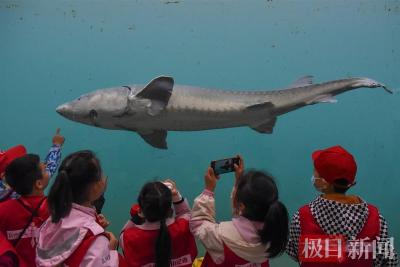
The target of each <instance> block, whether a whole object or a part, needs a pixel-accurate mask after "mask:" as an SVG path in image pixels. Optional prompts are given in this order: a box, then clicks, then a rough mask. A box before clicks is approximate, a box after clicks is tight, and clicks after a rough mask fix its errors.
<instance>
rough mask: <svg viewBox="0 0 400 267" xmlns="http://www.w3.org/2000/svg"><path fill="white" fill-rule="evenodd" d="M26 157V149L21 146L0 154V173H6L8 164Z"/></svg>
mask: <svg viewBox="0 0 400 267" xmlns="http://www.w3.org/2000/svg"><path fill="white" fill-rule="evenodd" d="M24 155H26V148H25V147H24V146H23V145H18V146H15V147H12V148H10V149H8V150H6V151H2V152H0V173H3V172H5V171H6V168H7V166H8V165H10V163H11V162H12V161H13V160H14V159H17V158H20V157H22V156H24Z"/></svg>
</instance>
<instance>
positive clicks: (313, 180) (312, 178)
mask: <svg viewBox="0 0 400 267" xmlns="http://www.w3.org/2000/svg"><path fill="white" fill-rule="evenodd" d="M311 183H312V184H313V185H314V183H315V176H314V175H313V176H311Z"/></svg>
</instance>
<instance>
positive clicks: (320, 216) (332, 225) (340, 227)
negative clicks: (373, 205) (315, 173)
mask: <svg viewBox="0 0 400 267" xmlns="http://www.w3.org/2000/svg"><path fill="white" fill-rule="evenodd" d="M308 205H309V207H310V210H311V214H312V216H313V217H314V219H315V220H316V221H317V223H318V225H319V226H320V227H321V229H322V230H323V231H324V232H325V233H327V234H342V235H345V236H346V237H347V238H349V239H353V238H355V237H356V236H357V235H358V233H360V232H361V230H362V229H363V227H364V224H365V222H366V221H367V219H368V215H369V212H368V205H367V203H366V202H365V201H364V200H362V201H361V203H359V204H344V203H341V202H338V201H334V200H328V199H325V198H323V197H321V196H319V197H317V198H316V199H315V200H313V201H312V202H311V203H309V204H308ZM379 221H380V234H379V238H380V239H381V240H385V239H387V238H388V237H389V236H388V228H387V223H386V220H385V218H384V217H383V216H382V215H381V214H379ZM300 227H301V225H300V219H299V212H298V211H297V212H296V213H295V214H294V215H293V217H292V221H291V224H290V230H289V243H288V246H287V249H286V253H287V254H288V255H289V256H291V257H292V258H293V259H294V260H296V261H298V256H297V255H298V243H299V238H300V233H301V228H300ZM397 265H398V257H397V254H396V253H395V256H394V258H393V259H385V258H384V256H383V255H377V258H376V259H375V260H374V266H397Z"/></svg>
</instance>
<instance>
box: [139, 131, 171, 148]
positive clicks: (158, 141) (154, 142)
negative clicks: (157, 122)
mask: <svg viewBox="0 0 400 267" xmlns="http://www.w3.org/2000/svg"><path fill="white" fill-rule="evenodd" d="M138 134H139V135H140V136H141V137H142V138H143V139H144V141H146V143H148V144H149V145H151V146H153V147H155V148H160V149H167V148H168V146H167V131H165V130H154V131H152V132H149V133H147V132H146V133H141V132H138Z"/></svg>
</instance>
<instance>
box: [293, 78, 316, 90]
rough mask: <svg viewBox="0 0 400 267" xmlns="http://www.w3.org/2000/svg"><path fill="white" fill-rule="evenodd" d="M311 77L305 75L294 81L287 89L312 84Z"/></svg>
mask: <svg viewBox="0 0 400 267" xmlns="http://www.w3.org/2000/svg"><path fill="white" fill-rule="evenodd" d="M313 78H314V77H313V76H311V75H307V76H304V77H301V78H299V79H297V80H296V81H294V82H293V83H292V84H291V85H289V87H288V88H296V87H304V86H309V85H312V84H313Z"/></svg>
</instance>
